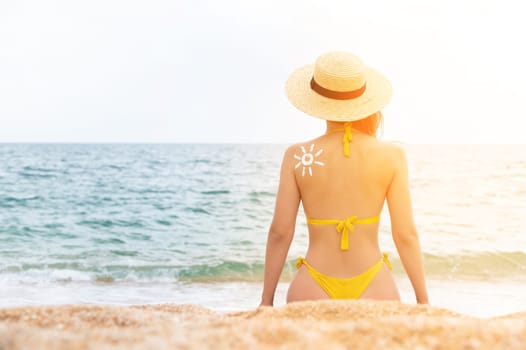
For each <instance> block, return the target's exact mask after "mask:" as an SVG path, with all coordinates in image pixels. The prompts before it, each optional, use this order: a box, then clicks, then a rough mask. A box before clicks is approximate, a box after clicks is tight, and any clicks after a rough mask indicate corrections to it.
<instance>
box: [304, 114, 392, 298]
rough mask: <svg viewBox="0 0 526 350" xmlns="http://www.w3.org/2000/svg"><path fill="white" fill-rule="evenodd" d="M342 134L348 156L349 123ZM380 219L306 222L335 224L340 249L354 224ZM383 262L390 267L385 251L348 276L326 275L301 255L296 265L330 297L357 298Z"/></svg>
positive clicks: (345, 247)
mask: <svg viewBox="0 0 526 350" xmlns="http://www.w3.org/2000/svg"><path fill="white" fill-rule="evenodd" d="M344 131H345V133H344V136H343V140H342V141H343V147H344V148H343V149H344V155H345V156H346V157H349V142H350V141H351V140H352V135H351V127H350V123H346V124H345V128H344ZM379 221H380V217H379V216H372V217H369V218H362V219H359V218H358V217H356V216H350V217H348V218H346V219H343V220H336V219H307V223H308V224H311V225H336V231H338V232H339V233H341V235H342V237H341V240H340V249H341V250H348V249H349V232H351V233H352V232H354V225H365V224H376V223H378V222H379ZM383 263H385V264H386V265H387V267H389V269H392V268H393V267H392V265H391V262H390V261H389V258H388V256H387V253H383V255H382V258H381V259H380V260H379V261H378V262H377V263H376V264H374V265H373V266H371V267H370V268H369V269H367V270H366V271H364V272H362V273H361V274H359V275H357V276H354V277H349V278H338V277H332V276H327V275H324V274H322V273H321V272H319V271H318V270H316V269H315V268H314V267H312V265H310V264H309V263H308V262H307V261H306V260H305V259H304V258H303V257H299V258H298V261H297V263H296V267H297V268H298V269H299V268H300V267H301V265H305V267H306V268H307V270H308V271H309V274H310V275H311V276H312V278H313V279H314V281H316V283H318V285H319V286H320V287H321V288H322V289H323V290H324V291H325V292H326V293H327V295H328V296H329V297H330V298H332V299H358V298H359V297H360V296H361V295H362V294H363V292H364V291H365V290H366V289H367V287H368V286H369V284H370V283H371V282H372V280H373V279H374V278H375V277H376V275H377V274H378V272H379V271H380V268H381V267H382V265H383Z"/></svg>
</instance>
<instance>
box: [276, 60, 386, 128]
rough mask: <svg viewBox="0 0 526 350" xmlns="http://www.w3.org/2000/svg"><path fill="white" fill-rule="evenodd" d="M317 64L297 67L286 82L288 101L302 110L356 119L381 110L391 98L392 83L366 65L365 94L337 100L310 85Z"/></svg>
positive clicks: (319, 115) (337, 118)
mask: <svg viewBox="0 0 526 350" xmlns="http://www.w3.org/2000/svg"><path fill="white" fill-rule="evenodd" d="M313 73H314V65H313V64H310V65H307V66H304V67H301V68H298V69H296V70H295V71H294V72H292V74H291V75H290V76H289V79H288V80H287V83H286V85H285V90H286V92H287V97H288V99H289V101H290V102H291V103H292V104H293V105H294V106H295V107H296V108H298V109H299V110H300V111H302V112H305V113H307V114H309V115H311V116H313V117H316V118H320V119H325V120H333V121H354V120H360V119H363V118H366V117H368V116H370V115H372V114H374V113H376V112H378V111H380V110H382V109H383V108H384V107H385V106H386V105H387V104H388V103H389V101H390V100H391V96H392V94H393V91H392V88H391V84H390V83H389V81H388V80H387V79H385V78H384V76H383V75H382V74H381V73H380V72H378V71H376V70H374V69H372V68H366V70H365V72H364V75H365V79H366V82H367V83H366V84H367V85H366V89H365V92H364V93H363V95H361V96H360V97H357V98H353V99H351V100H335V99H331V98H328V97H325V96H322V95H319V94H318V93H317V92H315V91H314V90H312V89H311V87H310V81H311V79H312V76H313Z"/></svg>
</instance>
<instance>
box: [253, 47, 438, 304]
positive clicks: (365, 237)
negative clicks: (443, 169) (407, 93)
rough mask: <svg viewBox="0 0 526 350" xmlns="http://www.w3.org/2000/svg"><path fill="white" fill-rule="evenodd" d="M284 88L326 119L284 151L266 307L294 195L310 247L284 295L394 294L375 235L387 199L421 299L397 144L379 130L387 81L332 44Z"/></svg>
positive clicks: (288, 233)
mask: <svg viewBox="0 0 526 350" xmlns="http://www.w3.org/2000/svg"><path fill="white" fill-rule="evenodd" d="M286 90H287V95H288V98H289V100H290V101H291V102H292V104H293V105H294V106H296V107H297V108H298V109H300V110H301V111H303V112H305V113H307V114H309V115H312V116H314V117H318V118H321V119H324V120H326V123H327V129H326V132H325V133H324V134H323V135H321V136H320V137H318V138H316V139H314V140H311V141H307V142H304V143H301V144H297V145H293V146H291V147H289V148H288V149H287V151H286V152H285V155H284V158H283V161H282V166H281V176H280V184H279V189H278V194H277V198H276V207H275V212H274V218H273V220H272V224H271V226H270V230H269V233H268V241H267V250H266V258H265V277H264V286H263V294H262V299H261V305H262V306H272V305H273V302H274V293H275V290H276V285H277V283H278V280H279V276H280V274H281V271H282V269H283V265H284V263H285V259H286V257H287V254H288V250H289V247H290V243H291V241H292V238H293V235H294V228H295V225H296V216H297V212H298V207H299V204H300V201H301V202H302V204H303V209H304V212H305V214H306V216H307V223H308V226H309V247H308V250H307V254H306V256H305V258H299V259H298V263H297V267H298V271H297V273H296V275H295V277H294V279H293V281H292V283H291V285H290V287H289V290H288V294H287V302H293V301H301V300H316V299H328V298H334V299H341V298H348V299H362V298H363V299H384V300H400V295H399V293H398V289H397V287H396V284H395V281H394V279H393V276H392V273H391V271H390V269H391V264H390V262H389V260H388V257H387V255H386V254H382V253H381V251H380V248H379V244H378V222H379V215H380V213H381V211H382V207H383V205H384V202H385V201H386V200H387V205H388V208H389V214H390V217H391V229H392V236H393V239H394V242H395V244H396V247H397V250H398V253H399V255H400V258H401V260H402V264H403V266H404V268H405V270H406V272H407V274H408V276H409V279H410V280H411V283H412V285H413V289H414V291H415V295H416V300H417V302H418V303H427V302H428V296H427V289H426V285H425V279H424V269H423V264H422V257H421V251H420V243H419V239H418V234H417V230H416V228H415V224H414V221H413V214H412V206H411V198H410V193H409V188H408V173H407V163H406V159H405V155H404V152H403V151H402V150H401V149H400V148H398V147H396V146H395V145H392V144H388V143H384V142H381V141H379V140H377V139H376V130H377V128H378V126H379V125H380V124H381V123H382V114H381V109H382V108H383V107H384V106H385V105H386V104H387V103H388V102H389V100H390V98H391V94H392V91H391V86H390V84H389V82H388V81H387V80H386V79H385V78H384V77H383V76H382V75H381V74H380V73H379V72H377V71H375V70H374V69H371V68H369V67H366V66H365V65H364V64H363V63H362V62H361V61H360V59H359V58H357V57H356V56H354V55H353V54H350V53H347V52H330V53H327V54H324V55H322V56H320V57H319V58H318V59H317V60H316V63H315V64H314V65H308V66H305V67H302V68H299V69H297V70H296V71H294V72H293V73H292V74H291V76H290V77H289V80H288V81H287V85H286Z"/></svg>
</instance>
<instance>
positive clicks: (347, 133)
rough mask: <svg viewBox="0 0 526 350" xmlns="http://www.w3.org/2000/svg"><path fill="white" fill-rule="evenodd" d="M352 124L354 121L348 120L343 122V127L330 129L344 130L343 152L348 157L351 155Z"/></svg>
mask: <svg viewBox="0 0 526 350" xmlns="http://www.w3.org/2000/svg"><path fill="white" fill-rule="evenodd" d="M351 125H352V122H347V123H345V124H343V129H341V128H338V129H334V130H332V131H330V133H334V132H339V131H343V132H344V134H343V138H342V143H343V154H344V155H345V156H346V157H349V155H350V150H349V143H350V142H351V141H352V132H351V131H352V129H351Z"/></svg>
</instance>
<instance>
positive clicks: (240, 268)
mask: <svg viewBox="0 0 526 350" xmlns="http://www.w3.org/2000/svg"><path fill="white" fill-rule="evenodd" d="M112 253H114V254H115V255H117V256H121V257H137V256H138V252H137V251H129V250H115V251H112ZM390 259H391V262H392V263H393V266H394V273H395V275H398V276H400V275H402V274H404V273H403V268H402V265H401V262H400V260H399V259H398V258H397V257H395V256H391V258H390ZM294 265H295V259H291V260H288V261H287V262H286V263H285V266H284V270H283V273H282V276H281V277H282V280H284V281H290V280H292V278H293V276H294V273H295V271H296V268H295V266H294ZM424 265H425V271H426V275H427V276H428V277H429V278H433V279H444V280H452V279H459V280H463V279H469V280H483V281H488V280H500V281H501V280H503V279H510V280H516V279H522V280H524V278H525V273H526V253H524V252H485V253H480V254H466V255H445V256H439V255H432V254H425V255H424ZM263 272H264V262H263V261H252V262H242V261H232V260H225V261H220V262H215V263H208V264H207V263H200V264H194V265H187V266H184V265H173V264H166V265H160V264H151V265H148V264H144V265H126V264H120V265H111V264H107V265H103V264H101V265H89V264H88V263H87V262H86V261H82V262H64V263H62V262H54V263H49V264H46V263H45V262H43V263H41V264H36V263H34V264H18V265H16V266H15V265H12V266H0V281H1V280H2V279H5V278H6V276H7V275H9V276H10V279H14V280H19V282H25V283H28V282H30V281H33V282H35V283H38V282H43V281H48V282H50V283H52V282H74V281H87V280H89V281H92V282H104V283H118V282H145V283H146V282H148V283H152V282H153V283H175V282H178V281H179V282H201V283H208V282H260V281H262V280H263Z"/></svg>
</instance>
